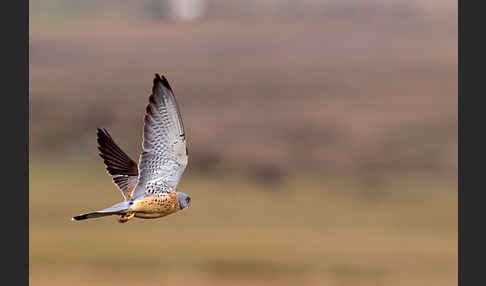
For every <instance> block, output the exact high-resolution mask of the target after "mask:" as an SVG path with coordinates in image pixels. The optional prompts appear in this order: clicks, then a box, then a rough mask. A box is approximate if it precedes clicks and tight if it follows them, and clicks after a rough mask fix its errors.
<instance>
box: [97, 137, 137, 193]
mask: <svg viewBox="0 0 486 286" xmlns="http://www.w3.org/2000/svg"><path fill="white" fill-rule="evenodd" d="M97 135H98V138H97V141H98V150H99V151H100V154H99V155H100V157H101V158H103V161H104V162H105V165H106V170H107V171H108V173H109V174H110V175H111V176H112V177H113V182H114V183H115V184H116V185H117V186H118V188H120V191H121V193H122V195H123V197H124V198H125V200H129V199H131V193H132V191H133V189H134V188H135V186H136V184H137V179H138V167H137V163H135V162H134V161H133V160H132V159H130V157H128V155H127V154H126V153H125V152H123V150H122V149H121V148H120V147H118V145H117V144H116V143H115V141H114V140H113V138H111V136H110V134H109V133H108V131H107V130H106V129H100V128H98V133H97Z"/></svg>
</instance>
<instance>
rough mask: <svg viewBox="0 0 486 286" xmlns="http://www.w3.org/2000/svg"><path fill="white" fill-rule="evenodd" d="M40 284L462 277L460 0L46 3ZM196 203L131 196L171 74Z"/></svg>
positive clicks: (36, 149)
mask: <svg viewBox="0 0 486 286" xmlns="http://www.w3.org/2000/svg"><path fill="white" fill-rule="evenodd" d="M29 13H30V172H29V173H30V284H31V285H72V286H76V285H90V286H91V285H93V286H94V285H120V284H130V285H456V284H457V236H458V233H457V227H458V222H457V156H458V153H457V132H458V126H457V84H458V83H457V76H458V75H457V33H458V31H457V1H439V0H427V1H424V0H420V1H419V0H395V1H384V0H366V1H358V0H346V1H343V0H327V1H326V0H322V1H318V0H306V1H303V0H301V1H289V0H279V1H276V0H259V1H256V0H247V1H237V0H173V1H169V0H165V1H163V0H139V1H122V0H119V1H114V0H105V1H94V0H84V1H77V0H62V1H61V0H43V1H40V0H31V1H30V11H29ZM156 72H157V73H161V74H164V75H165V76H166V77H167V78H168V80H169V82H170V84H171V85H172V87H173V89H174V92H175V95H176V97H177V99H178V103H179V106H180V108H181V111H182V115H183V119H184V125H185V128H186V134H187V137H188V144H189V165H188V168H187V169H186V172H185V174H184V175H183V177H182V181H181V183H180V184H179V190H181V191H183V192H185V193H188V194H190V195H191V197H192V199H193V204H192V207H191V208H190V209H188V210H185V211H182V212H180V213H176V214H174V215H171V216H169V217H166V218H162V219H158V220H140V219H134V220H132V221H131V222H130V223H128V224H119V223H118V222H117V221H116V220H117V218H116V217H109V218H104V219H98V220H90V221H84V222H78V223H75V222H72V221H71V220H70V219H71V217H72V216H73V215H77V214H80V213H83V212H85V211H89V210H95V209H100V208H104V207H107V206H109V205H111V204H114V203H116V202H118V201H120V200H121V199H122V198H121V195H120V193H119V191H118V190H117V188H116V186H115V185H114V184H112V182H111V178H110V177H109V176H108V175H107V173H106V171H105V169H104V165H103V161H102V160H101V159H100V158H99V157H98V152H97V149H96V146H97V145H96V128H97V127H104V128H106V129H108V130H109V131H110V133H111V135H112V136H113V137H114V139H115V141H116V142H117V143H118V144H119V145H120V146H121V147H122V148H123V149H124V150H125V151H126V152H127V153H128V154H129V155H130V156H131V157H132V159H134V160H135V161H138V156H139V153H140V151H141V135H142V126H143V120H142V119H143V114H144V108H145V106H146V104H147V102H148V96H149V94H150V90H151V86H152V79H153V76H154V74H155V73H156Z"/></svg>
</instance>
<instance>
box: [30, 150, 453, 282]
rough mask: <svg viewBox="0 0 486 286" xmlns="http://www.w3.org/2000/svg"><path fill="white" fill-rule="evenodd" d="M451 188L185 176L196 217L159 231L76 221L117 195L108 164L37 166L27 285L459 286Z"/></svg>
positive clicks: (398, 180) (403, 179)
mask: <svg viewBox="0 0 486 286" xmlns="http://www.w3.org/2000/svg"><path fill="white" fill-rule="evenodd" d="M453 179H454V178H449V179H444V178H443V177H433V176H418V175H407V176H405V175H402V176H395V177H389V179H388V180H386V181H385V183H384V185H382V186H381V191H380V192H378V193H370V192H369V191H365V190H364V187H363V185H362V184H361V183H360V182H359V181H357V180H354V179H353V178H347V177H339V176H336V177H329V178H320V179H317V178H308V177H305V176H300V177H292V178H288V179H287V180H286V181H285V182H284V183H283V184H281V185H261V184H257V183H255V182H253V181H252V180H248V179H245V178H244V177H232V176H225V174H222V175H221V176H218V175H212V176H211V177H204V176H199V175H197V174H193V173H192V172H190V171H189V172H187V174H185V175H184V176H183V180H182V182H181V184H180V190H181V191H184V192H186V193H188V194H190V195H191V197H192V201H193V204H192V207H191V208H189V209H187V210H185V211H182V212H180V213H177V214H174V215H171V216H169V217H166V218H162V219H157V220H141V219H134V220H133V221H131V222H130V223H128V224H119V223H118V222H117V221H116V217H110V218H105V219H97V220H90V221H84V222H73V221H71V220H70V219H71V217H72V216H73V215H77V214H79V213H82V212H85V211H89V210H94V209H99V208H104V207H107V206H109V205H111V204H113V203H116V202H118V201H120V199H121V195H120V194H119V191H118V190H117V189H116V188H115V186H114V185H113V184H112V183H111V182H110V178H109V177H108V175H107V174H106V172H105V171H104V169H103V165H102V162H101V161H96V162H95V161H80V160H77V159H73V158H70V159H65V160H64V161H52V160H51V161H47V160H45V159H39V158H31V163H30V284H31V285H61V284H62V285H66V284H67V285H120V283H123V284H130V285H169V284H171V285H183V284H193V285H228V284H230V285H263V284H265V285H296V284H297V283H298V284H299V285H456V284H457V192H456V190H457V188H456V186H457V185H456V181H455V180H453Z"/></svg>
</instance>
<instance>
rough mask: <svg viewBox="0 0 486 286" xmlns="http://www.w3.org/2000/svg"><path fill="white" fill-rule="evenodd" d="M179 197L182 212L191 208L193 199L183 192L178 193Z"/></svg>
mask: <svg viewBox="0 0 486 286" xmlns="http://www.w3.org/2000/svg"><path fill="white" fill-rule="evenodd" d="M177 195H178V196H179V206H180V207H181V210H183V209H185V208H187V207H189V205H190V204H191V197H189V196H188V195H186V194H184V193H181V192H177Z"/></svg>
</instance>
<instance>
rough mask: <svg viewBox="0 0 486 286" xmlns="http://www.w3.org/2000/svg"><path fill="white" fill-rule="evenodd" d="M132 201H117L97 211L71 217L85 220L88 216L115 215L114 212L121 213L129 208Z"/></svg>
mask: <svg viewBox="0 0 486 286" xmlns="http://www.w3.org/2000/svg"><path fill="white" fill-rule="evenodd" d="M132 203H133V201H125V202H121V203H118V204H116V205H114V206H111V207H109V208H106V209H102V210H99V211H95V212H91V213H87V214H82V215H78V216H75V217H73V218H72V220H85V219H89V218H97V217H104V216H110V215H116V214H123V213H125V212H126V211H127V210H129V209H130V206H131V205H132Z"/></svg>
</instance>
